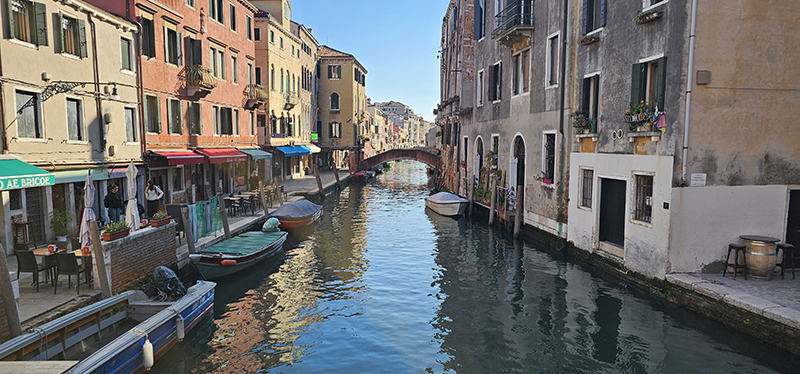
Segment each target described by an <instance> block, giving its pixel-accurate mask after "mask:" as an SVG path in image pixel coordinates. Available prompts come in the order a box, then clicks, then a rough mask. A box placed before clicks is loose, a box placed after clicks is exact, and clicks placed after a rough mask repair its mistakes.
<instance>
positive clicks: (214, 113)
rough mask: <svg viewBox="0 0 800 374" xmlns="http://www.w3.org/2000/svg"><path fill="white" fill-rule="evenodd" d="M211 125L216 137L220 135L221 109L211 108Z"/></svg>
mask: <svg viewBox="0 0 800 374" xmlns="http://www.w3.org/2000/svg"><path fill="white" fill-rule="evenodd" d="M211 124H212V127H213V128H214V135H219V107H218V106H216V105H215V106H212V107H211Z"/></svg>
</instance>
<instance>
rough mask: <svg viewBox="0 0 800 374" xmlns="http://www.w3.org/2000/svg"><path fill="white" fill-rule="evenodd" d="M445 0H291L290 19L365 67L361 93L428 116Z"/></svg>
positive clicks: (436, 78)
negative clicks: (365, 92)
mask: <svg viewBox="0 0 800 374" xmlns="http://www.w3.org/2000/svg"><path fill="white" fill-rule="evenodd" d="M447 5H448V2H447V1H446V0H402V1H374V0H373V1H367V0H340V1H332V0H293V1H292V20H293V21H295V22H298V23H302V24H304V25H306V27H308V28H310V29H312V30H313V34H314V37H315V38H317V41H319V43H320V44H324V45H327V46H330V47H331V48H334V49H337V50H340V51H342V52H346V53H350V54H352V55H354V56H356V58H357V59H358V61H360V62H361V64H362V65H364V67H366V68H367V70H368V71H369V73H368V74H367V96H368V97H370V98H371V99H372V101H373V102H376V101H389V100H395V101H400V102H402V103H404V104H406V105H408V106H410V107H411V108H412V109H414V112H415V113H417V114H419V115H422V116H423V117H424V118H425V119H426V120H428V121H433V119H434V116H433V108H435V107H436V104H437V102H438V101H439V60H438V59H436V52H437V51H438V49H439V44H440V38H441V30H442V18H443V17H444V13H445V11H446V10H447Z"/></svg>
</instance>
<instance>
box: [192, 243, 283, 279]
mask: <svg viewBox="0 0 800 374" xmlns="http://www.w3.org/2000/svg"><path fill="white" fill-rule="evenodd" d="M286 236H287V233H286V232H284V231H276V232H261V231H248V232H245V233H242V234H240V235H238V236H235V237H233V238H230V239H228V240H226V241H224V242H222V243H218V244H215V245H212V246H210V247H208V248H205V249H202V250H200V251H199V252H197V253H195V254H192V255H189V258H190V259H191V260H192V262H194V264H195V266H197V270H198V271H199V272H200V274H201V275H202V276H203V277H204V278H205V279H217V278H222V277H224V276H227V275H230V274H233V273H235V272H237V271H241V270H244V269H247V268H249V267H251V266H253V265H255V264H257V263H259V262H260V261H261V260H264V259H266V258H269V257H272V256H273V255H275V254H276V253H278V252H279V251H280V250H281V249H282V247H283V243H284V242H285V241H286Z"/></svg>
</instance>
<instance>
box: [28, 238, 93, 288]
mask: <svg viewBox="0 0 800 374" xmlns="http://www.w3.org/2000/svg"><path fill="white" fill-rule="evenodd" d="M65 251H66V249H63V248H60V249H58V250H57V251H56V252H57V253H64V252H65ZM31 252H33V254H34V255H35V256H40V257H44V258H47V257H49V256H52V255H54V254H55V253H50V249H49V248H47V247H45V248H36V249H34V250H32V251H31ZM71 253H72V254H73V255H75V257H78V258H80V259H81V261H83V271H84V275H85V276H84V278H85V279H86V282H87V284H88V282H89V277H90V276H91V270H92V268H91V264H92V253H91V252H89V253H87V254H83V250H80V249H76V250H74V251H72V252H71Z"/></svg>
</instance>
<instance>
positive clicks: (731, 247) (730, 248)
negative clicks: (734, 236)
mask: <svg viewBox="0 0 800 374" xmlns="http://www.w3.org/2000/svg"><path fill="white" fill-rule="evenodd" d="M745 248H746V247H745V246H744V245H741V244H736V243H731V244H728V257H726V258H725V270H723V271H722V276H723V277H724V276H725V273H726V272H727V271H728V267H732V268H733V279H736V271H737V270H739V268H741V269H742V273H744V279H745V280H746V279H747V259H746V258H745V257H744V251H745ZM731 251H734V252H733V263H731V262H730V260H731ZM739 251H742V264H741V265H739Z"/></svg>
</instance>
